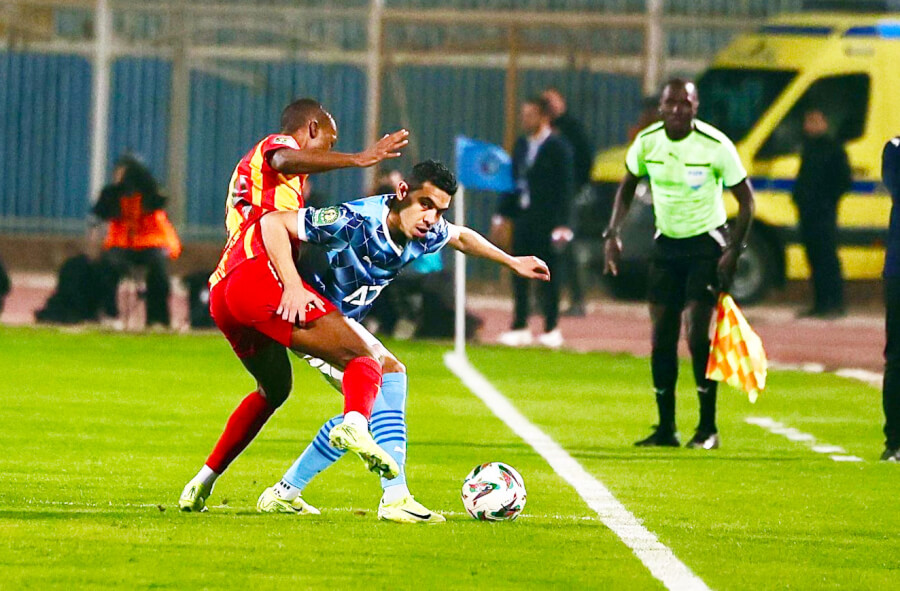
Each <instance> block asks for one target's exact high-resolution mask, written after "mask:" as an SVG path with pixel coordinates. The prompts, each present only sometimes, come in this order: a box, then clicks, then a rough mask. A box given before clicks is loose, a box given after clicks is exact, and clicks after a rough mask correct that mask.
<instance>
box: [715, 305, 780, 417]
mask: <svg viewBox="0 0 900 591" xmlns="http://www.w3.org/2000/svg"><path fill="white" fill-rule="evenodd" d="M767 366H768V363H767V361H766V352H765V350H764V349H763V345H762V340H760V338H759V335H757V334H756V333H755V332H753V329H752V328H750V324H749V323H748V322H747V319H746V318H744V315H743V314H742V313H741V310H740V308H738V307H737V304H735V303H734V299H732V297H731V296H730V295H728V294H727V293H723V294H721V295H720V296H719V305H718V310H717V317H716V334H715V336H713V339H712V343H710V347H709V361H708V362H707V364H706V377H707V378H709V379H711V380H715V381H717V382H727V383H728V384H729V385H731V386H734V387H735V388H739V389H741V390H744V391H745V392H746V393H747V395H748V396H749V398H750V402H756V398H757V397H758V396H759V393H760V392H761V391H762V390H763V389H764V388H765V387H766V368H767Z"/></svg>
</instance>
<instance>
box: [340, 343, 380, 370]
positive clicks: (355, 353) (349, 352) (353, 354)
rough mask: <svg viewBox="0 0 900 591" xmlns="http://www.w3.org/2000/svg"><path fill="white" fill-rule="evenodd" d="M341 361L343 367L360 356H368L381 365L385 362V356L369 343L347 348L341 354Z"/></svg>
mask: <svg viewBox="0 0 900 591" xmlns="http://www.w3.org/2000/svg"><path fill="white" fill-rule="evenodd" d="M339 358H340V359H339V361H340V366H341V367H347V364H348V363H350V362H351V361H353V360H354V359H359V358H368V359H372V360H374V361H375V362H376V363H378V364H379V365H380V364H381V363H383V361H384V357H383V356H382V355H380V354H379V353H378V352H377V351H375V349H373V348H372V347H369V346H368V345H366V346H364V347H360V348H347V349H344V351H343V352H342V353H341V354H340V355H339Z"/></svg>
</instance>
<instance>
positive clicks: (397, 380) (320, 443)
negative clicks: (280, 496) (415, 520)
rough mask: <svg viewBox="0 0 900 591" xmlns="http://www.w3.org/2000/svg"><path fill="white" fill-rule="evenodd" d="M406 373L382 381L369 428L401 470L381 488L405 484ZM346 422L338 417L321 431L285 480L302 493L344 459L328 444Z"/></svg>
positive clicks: (390, 375) (287, 473) (341, 453)
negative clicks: (310, 483)
mask: <svg viewBox="0 0 900 591" xmlns="http://www.w3.org/2000/svg"><path fill="white" fill-rule="evenodd" d="M407 385H408V380H407V377H406V374H405V373H386V374H384V377H383V378H382V382H381V392H379V394H378V397H376V398H375V405H374V407H373V408H372V418H371V420H370V422H369V428H370V429H371V430H372V435H373V437H374V438H375V442H376V443H378V445H380V446H381V447H382V448H384V450H385V451H387V452H388V453H389V454H390V455H391V457H392V458H394V460H396V461H397V464H398V465H399V466H400V475H399V476H398V477H397V478H394V479H392V480H386V479H384V478H382V479H381V486H382V488H386V487H393V486H396V485H401V484H402V485H404V486H405V484H406V469H405V464H406V390H407ZM342 421H343V416H342V415H338V416H336V417H334V418H332V419H330V420H329V421H328V422H326V423H325V424H324V425H322V428H321V429H319V432H318V433H316V436H315V438H314V439H313V440H312V442H311V443H310V444H309V445H308V446H307V448H306V449H305V450H304V451H303V454H301V455H300V457H299V458H297V461H295V462H294V465H293V466H291V467H290V469H289V470H288V471H287V472H286V473H285V475H284V478H283V480H284V481H285V482H287V483H288V484H290V485H291V486H294V487H296V488H298V489H301V490H302V489H303V488H304V487H305V486H306V485H307V484H309V482H310V481H311V480H312V479H313V478H315V476H316V475H317V474H318V473H319V472H321V471H322V470H324V469H325V468H327V467H328V466H330V465H332V464H333V463H335V462H336V461H337V460H339V459H340V457H341V456H342V455H344V452H343V451H340V450H336V449H334V448H333V447H331V445H329V443H328V433H329V432H330V431H331V429H333V428H334V427H335V425H339V424H340V423H341V422H342Z"/></svg>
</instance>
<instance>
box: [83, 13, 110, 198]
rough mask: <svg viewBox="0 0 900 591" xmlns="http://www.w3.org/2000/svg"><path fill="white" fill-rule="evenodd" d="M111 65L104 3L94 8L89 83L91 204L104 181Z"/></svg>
mask: <svg viewBox="0 0 900 591" xmlns="http://www.w3.org/2000/svg"><path fill="white" fill-rule="evenodd" d="M111 64H112V12H111V11H110V8H109V2H107V0H97V4H96V6H95V7H94V59H93V63H92V66H93V67H92V69H93V72H92V77H91V78H92V80H91V81H92V84H91V164H90V167H91V168H90V170H91V176H90V193H89V195H88V201H89V202H90V203H93V202H94V200H95V199H96V198H97V197H98V196H99V195H100V189H102V188H103V184H104V182H105V181H106V163H107V151H108V149H109V144H108V142H109V86H110V83H109V78H110V76H109V70H110V68H111Z"/></svg>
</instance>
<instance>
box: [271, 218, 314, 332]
mask: <svg viewBox="0 0 900 591" xmlns="http://www.w3.org/2000/svg"><path fill="white" fill-rule="evenodd" d="M259 226H260V230H261V231H262V239H263V244H265V246H266V252H267V253H268V255H269V260H271V261H272V264H273V265H274V266H275V272H276V273H278V278H279V279H281V283H282V285H284V292H283V293H282V294H281V303H280V304H279V305H278V309H277V310H276V311H275V313H276V314H279V315H280V316H281V317H282V318H283V319H285V320H287V321H288V322H291V323H294V322H299V323H303V321H304V320H305V319H306V310H307V308H308V307H310V306H312V307H313V308H319V309H320V310H322V311H323V312H324V311H325V305H324V304H323V303H322V300H320V299H319V298H318V297H317V296H316V294H314V293H310V292H308V291H306V290H305V289H304V288H303V283H302V282H301V281H300V274H299V273H297V268H296V267H295V266H294V257H293V253H292V252H291V238H294V239H297V238H298V236H297V212H295V211H276V212H272V213H270V214H267V215H264V216H263V217H262V219H260V221H259Z"/></svg>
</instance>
